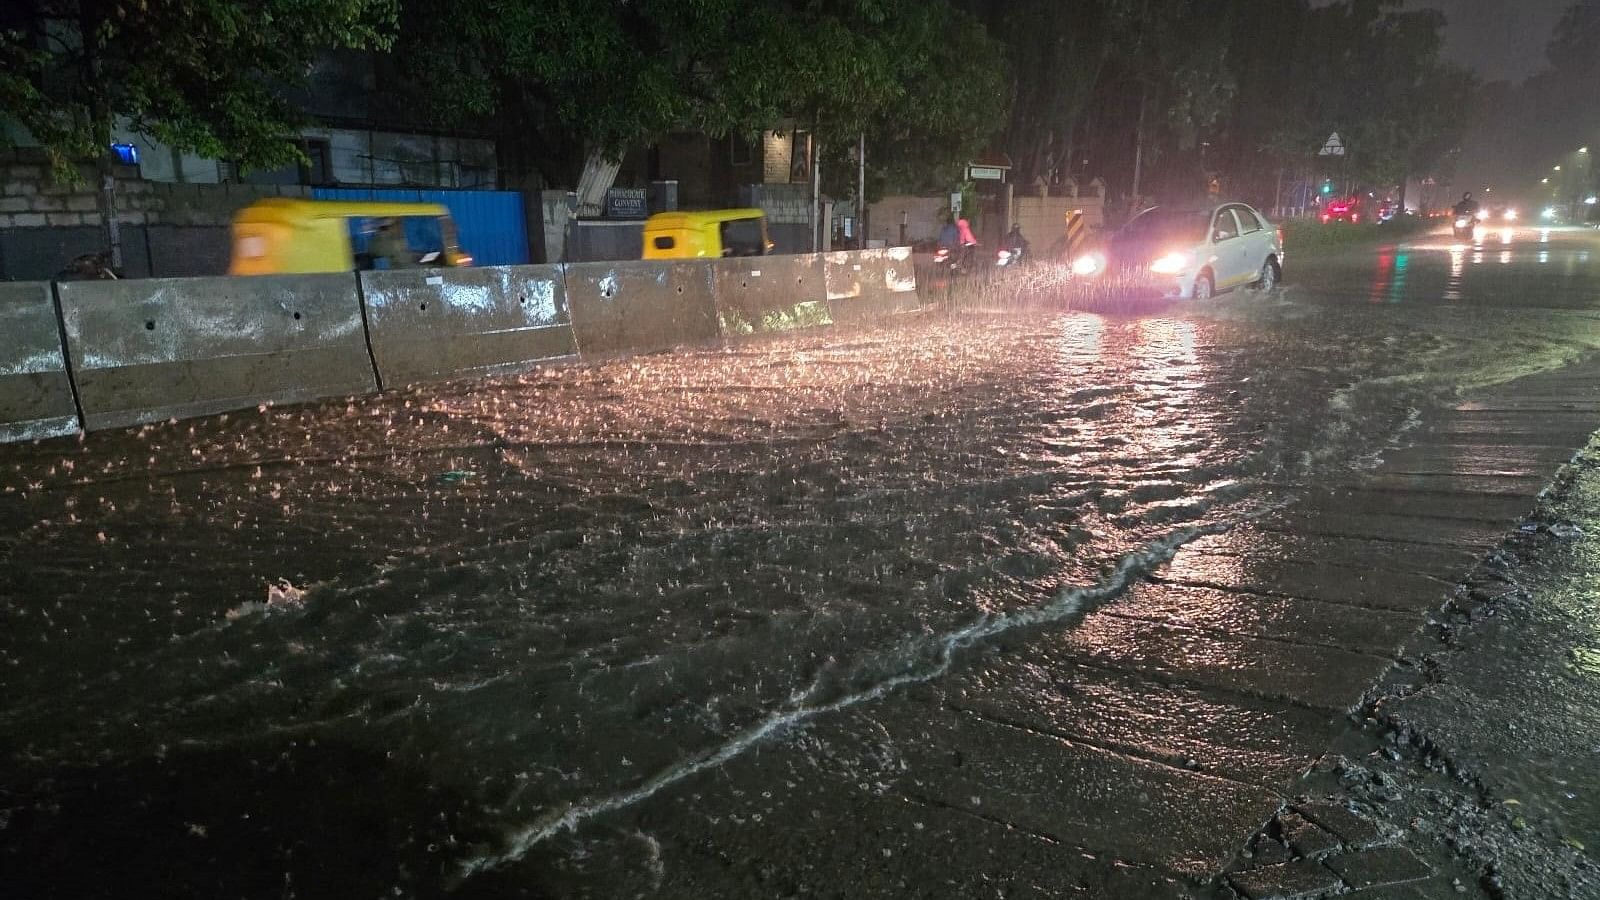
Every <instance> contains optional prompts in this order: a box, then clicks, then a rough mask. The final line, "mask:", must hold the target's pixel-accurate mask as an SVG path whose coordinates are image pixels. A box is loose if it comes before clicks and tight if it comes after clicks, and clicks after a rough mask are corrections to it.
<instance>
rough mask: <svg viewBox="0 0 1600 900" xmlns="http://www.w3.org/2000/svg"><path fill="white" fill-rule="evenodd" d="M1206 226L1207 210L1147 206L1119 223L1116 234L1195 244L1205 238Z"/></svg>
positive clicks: (1129, 238)
mask: <svg viewBox="0 0 1600 900" xmlns="http://www.w3.org/2000/svg"><path fill="white" fill-rule="evenodd" d="M1210 226H1211V213H1210V212H1197V211H1195V210H1169V209H1151V210H1146V211H1145V212H1142V213H1140V214H1139V215H1138V216H1137V217H1135V218H1134V219H1133V221H1131V222H1129V223H1128V224H1126V225H1124V226H1122V231H1121V232H1119V233H1118V237H1120V238H1122V239H1124V240H1129V241H1184V242H1187V243H1196V244H1197V243H1199V242H1200V241H1202V240H1205V236H1206V229H1207V228H1209V227H1210Z"/></svg>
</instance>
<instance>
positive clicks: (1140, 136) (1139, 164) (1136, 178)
mask: <svg viewBox="0 0 1600 900" xmlns="http://www.w3.org/2000/svg"><path fill="white" fill-rule="evenodd" d="M1149 95H1150V89H1149V88H1148V87H1141V88H1140V89H1139V130H1138V132H1137V133H1136V135H1135V137H1134V144H1133V207H1134V208H1133V209H1132V210H1130V212H1138V211H1139V210H1138V207H1139V205H1140V204H1139V182H1140V180H1141V179H1142V178H1143V176H1144V111H1145V106H1146V104H1147V102H1148V100H1149Z"/></svg>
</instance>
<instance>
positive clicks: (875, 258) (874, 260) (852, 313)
mask: <svg viewBox="0 0 1600 900" xmlns="http://www.w3.org/2000/svg"><path fill="white" fill-rule="evenodd" d="M823 257H824V268H825V273H826V279H827V288H828V309H829V312H830V315H831V317H832V320H833V321H835V322H842V323H848V322H860V321H864V320H872V319H878V318H883V317H886V316H893V315H898V314H901V313H907V312H914V311H916V310H917V309H920V308H921V304H920V302H919V300H918V298H917V293H916V290H917V276H916V265H915V261H914V259H913V258H912V254H911V249H910V248H909V247H891V248H888V249H884V250H861V251H837V252H833V253H827V254H824V255H823Z"/></svg>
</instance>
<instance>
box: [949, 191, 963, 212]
mask: <svg viewBox="0 0 1600 900" xmlns="http://www.w3.org/2000/svg"><path fill="white" fill-rule="evenodd" d="M950 215H952V216H955V217H956V218H960V217H961V192H960V191H956V192H955V193H953V194H951V195H950Z"/></svg>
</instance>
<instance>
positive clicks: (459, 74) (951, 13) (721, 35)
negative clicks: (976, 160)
mask: <svg viewBox="0 0 1600 900" xmlns="http://www.w3.org/2000/svg"><path fill="white" fill-rule="evenodd" d="M397 58H398V60H399V61H400V62H401V66H402V69H403V70H404V71H405V72H407V73H409V75H410V83H411V87H412V88H413V89H414V90H415V91H417V93H418V94H419V96H420V97H421V98H422V99H423V102H424V103H425V105H426V106H427V107H428V108H430V109H433V110H435V111H437V113H438V114H439V115H440V117H441V119H442V120H444V121H446V122H449V123H451V124H460V123H464V122H469V121H491V122H495V123H498V124H499V125H500V126H501V127H500V129H499V130H500V131H501V133H502V135H503V136H504V138H505V139H506V140H509V141H511V142H512V143H514V144H518V145H520V146H521V147H522V148H523V149H524V150H525V151H526V153H527V154H528V156H529V157H530V159H531V161H532V162H533V164H534V165H536V166H537V167H538V168H539V169H540V170H541V171H542V172H543V173H544V174H545V176H546V178H548V179H549V180H551V181H553V182H557V183H560V182H562V181H569V180H570V179H571V177H572V176H573V174H574V169H575V165H576V164H577V163H578V162H580V161H581V159H582V155H583V153H584V151H585V149H586V148H587V149H591V150H594V149H597V150H599V151H600V152H602V153H604V154H607V155H610V156H613V157H617V156H620V155H621V154H622V153H623V152H624V151H625V150H626V149H627V148H629V147H632V146H641V145H646V144H650V143H652V142H654V141H656V140H658V139H660V138H661V137H662V136H664V135H665V134H666V133H668V132H670V131H675V130H698V131H703V132H706V133H708V134H710V135H713V136H718V137H720V136H723V135H727V134H742V135H753V134H755V133H757V132H760V131H762V130H764V129H770V128H774V127H776V126H778V125H779V124H780V123H782V122H784V121H786V120H794V121H795V122H796V123H797V126H798V127H801V128H804V129H806V130H807V131H809V132H811V133H813V134H815V135H817V136H818V137H819V138H820V139H821V140H822V143H823V145H824V146H828V147H839V146H842V145H843V144H844V143H847V142H848V143H853V142H854V138H855V136H856V135H859V134H862V133H867V134H870V135H872V136H873V143H874V146H875V147H879V148H891V152H889V153H888V155H887V157H886V158H885V159H884V162H885V163H886V164H893V163H894V162H895V161H899V165H900V168H901V169H902V170H906V169H911V168H915V167H917V166H919V165H932V166H935V167H938V166H941V165H948V163H949V162H950V161H951V160H954V159H957V158H959V157H960V156H961V155H963V154H970V153H971V152H973V151H974V149H975V148H981V145H982V144H983V143H984V142H985V141H986V139H987V138H988V136H989V134H990V133H992V132H993V131H994V130H995V129H996V128H997V127H998V125H999V123H1000V122H1001V120H1002V118H1003V116H1004V112H1005V108H1004V105H1003V103H1002V102H1001V90H1000V87H1001V83H1002V82H1001V73H1002V72H1003V68H1002V67H1003V53H1002V51H1001V49H1000V48H999V46H998V45H997V44H995V43H994V42H993V41H991V40H990V39H989V38H988V37H987V35H985V33H984V32H983V30H982V28H981V27H980V26H979V25H978V24H977V23H976V22H975V21H973V20H972V19H970V18H969V17H967V16H965V15H964V14H962V13H960V12H958V11H957V10H956V9H954V8H953V7H952V6H951V5H950V4H949V3H947V2H946V0H632V2H621V0H609V2H582V0H553V2H547V3H541V4H537V5H535V4H530V3H506V2H504V0H407V2H406V3H405V6H404V9H403V13H402V16H401V28H400V39H399V44H398V46H397ZM877 156H878V154H877V153H875V154H874V158H877Z"/></svg>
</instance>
